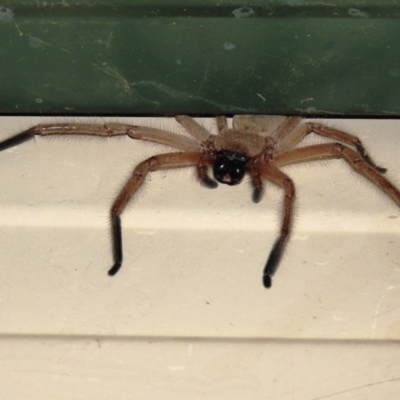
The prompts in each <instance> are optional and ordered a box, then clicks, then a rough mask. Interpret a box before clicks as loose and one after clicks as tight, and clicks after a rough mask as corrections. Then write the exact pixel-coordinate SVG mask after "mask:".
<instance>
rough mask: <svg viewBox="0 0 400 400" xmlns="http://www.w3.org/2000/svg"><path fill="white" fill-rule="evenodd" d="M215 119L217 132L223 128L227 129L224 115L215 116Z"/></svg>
mask: <svg viewBox="0 0 400 400" xmlns="http://www.w3.org/2000/svg"><path fill="white" fill-rule="evenodd" d="M215 120H216V122H217V128H218V132H222V131H224V130H225V129H228V122H227V121H226V117H225V116H223V115H220V116H218V117H217V118H215Z"/></svg>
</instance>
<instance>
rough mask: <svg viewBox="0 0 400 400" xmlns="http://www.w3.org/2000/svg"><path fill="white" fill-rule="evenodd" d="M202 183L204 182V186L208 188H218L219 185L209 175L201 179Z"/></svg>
mask: <svg viewBox="0 0 400 400" xmlns="http://www.w3.org/2000/svg"><path fill="white" fill-rule="evenodd" d="M201 183H202V184H203V186H204V187H206V188H207V189H216V188H217V187H218V183H217V182H215V181H214V180H212V179H211V178H209V177H205V178H203V179H202V180H201Z"/></svg>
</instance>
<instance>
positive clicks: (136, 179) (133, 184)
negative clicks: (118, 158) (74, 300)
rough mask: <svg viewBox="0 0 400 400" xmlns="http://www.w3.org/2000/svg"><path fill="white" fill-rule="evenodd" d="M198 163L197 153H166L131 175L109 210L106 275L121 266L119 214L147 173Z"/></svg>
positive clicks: (148, 161)
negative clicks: (109, 244)
mask: <svg viewBox="0 0 400 400" xmlns="http://www.w3.org/2000/svg"><path fill="white" fill-rule="evenodd" d="M199 162H200V154H199V153H167V154H160V155H158V156H154V157H150V158H148V159H147V160H145V161H143V162H141V163H140V164H139V165H138V166H137V167H136V168H135V169H134V170H133V173H132V176H131V177H130V178H129V180H128V181H127V182H126V184H125V186H124V187H123V188H122V190H121V192H120V194H119V195H118V197H117V199H116V200H115V202H114V204H113V206H112V208H111V229H112V241H113V255H114V265H113V266H112V267H111V269H110V270H109V271H108V275H110V276H113V275H115V274H116V273H117V272H118V271H119V269H120V268H121V266H122V261H123V251H122V229H121V217H120V215H121V213H122V212H123V211H124V209H125V207H126V205H127V204H128V202H129V200H130V199H131V198H132V196H133V195H134V194H135V192H136V191H137V190H138V188H139V187H140V185H141V184H142V183H143V181H144V180H145V178H146V175H147V174H148V173H149V172H153V171H157V170H160V169H168V168H182V167H191V166H195V165H197V164H198V163H199Z"/></svg>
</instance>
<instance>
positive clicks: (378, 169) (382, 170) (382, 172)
mask: <svg viewBox="0 0 400 400" xmlns="http://www.w3.org/2000/svg"><path fill="white" fill-rule="evenodd" d="M376 170H377V171H378V172H379V173H381V174H384V173H385V172H386V171H387V169H386V168H382V167H376Z"/></svg>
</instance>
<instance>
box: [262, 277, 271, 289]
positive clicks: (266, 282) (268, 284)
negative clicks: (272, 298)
mask: <svg viewBox="0 0 400 400" xmlns="http://www.w3.org/2000/svg"><path fill="white" fill-rule="evenodd" d="M263 284H264V287H265V288H266V289H269V288H270V287H271V285H272V279H271V276H270V275H263Z"/></svg>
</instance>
